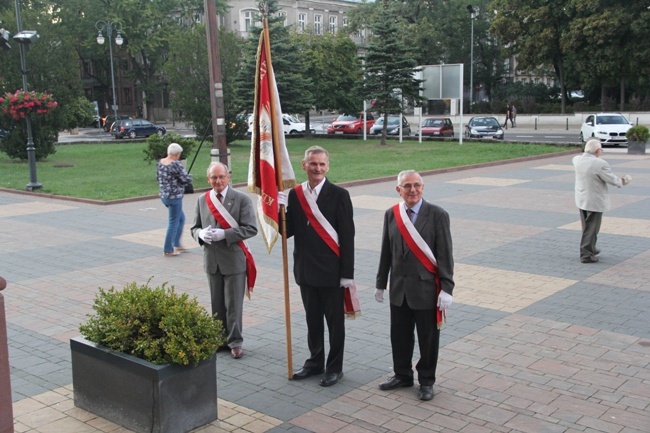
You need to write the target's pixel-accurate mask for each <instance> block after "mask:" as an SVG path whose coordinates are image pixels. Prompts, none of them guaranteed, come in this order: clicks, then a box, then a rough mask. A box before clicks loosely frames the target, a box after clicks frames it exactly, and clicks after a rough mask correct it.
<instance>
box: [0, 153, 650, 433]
mask: <svg viewBox="0 0 650 433" xmlns="http://www.w3.org/2000/svg"><path fill="white" fill-rule="evenodd" d="M571 157H572V154H564V155H560V156H553V157H547V158H542V159H532V160H527V161H522V162H516V163H508V164H498V165H493V166H486V167H481V168H472V169H467V170H459V171H451V172H446V173H438V174H431V175H427V176H425V184H426V188H425V193H424V195H425V198H426V199H427V200H429V201H431V202H434V203H437V204H439V205H441V206H442V207H444V208H445V209H446V210H447V211H448V212H449V214H450V216H451V222H452V234H453V239H454V251H455V260H456V291H455V292H454V304H453V305H452V307H451V309H450V311H449V314H448V323H447V324H446V325H445V327H444V329H443V331H442V342H441V346H442V347H441V351H440V361H439V366H438V378H437V383H436V384H435V386H434V391H435V398H434V399H433V400H432V401H430V402H422V401H419V400H418V399H417V395H416V388H402V389H399V390H395V391H390V392H384V391H380V390H379V389H378V384H379V383H380V382H381V381H382V379H384V378H385V377H387V376H388V375H390V373H391V371H390V370H391V354H390V343H389V338H388V325H389V312H388V305H387V304H386V303H383V304H379V303H376V302H375V301H374V298H373V285H374V276H375V272H376V267H377V262H378V253H379V247H380V233H381V228H382V227H381V225H382V216H383V212H384V211H385V209H387V208H388V207H389V206H391V205H392V204H394V203H395V202H397V199H398V197H397V194H396V193H395V190H394V184H395V181H394V179H390V180H386V181H379V182H375V183H370V184H356V185H353V186H349V190H350V193H351V196H352V200H353V203H354V207H355V222H356V227H357V237H356V246H357V248H356V254H357V259H356V275H355V280H356V282H357V287H358V289H359V297H360V302H361V308H362V315H361V317H359V318H358V319H356V320H351V321H347V322H346V325H347V339H346V358H345V362H344V371H345V377H344V378H343V379H342V380H341V382H340V383H339V384H337V385H335V386H332V387H329V388H322V387H320V386H318V378H313V379H312V378H310V379H307V380H304V381H299V382H294V381H289V380H287V361H286V359H287V352H286V346H285V319H284V302H283V290H282V274H281V254H282V252H281V246H280V245H279V244H278V245H276V247H275V248H274V249H273V251H272V253H271V254H267V253H266V249H265V247H264V246H263V244H262V240H261V238H260V237H259V236H258V237H256V238H254V239H252V240H251V242H250V245H251V247H252V249H253V251H254V253H255V255H256V260H257V263H258V268H259V269H258V284H257V287H256V289H255V292H254V294H253V299H252V300H251V301H246V302H245V306H244V310H245V311H244V313H245V315H244V337H245V342H244V349H245V356H244V357H243V358H242V359H240V360H234V359H231V357H230V356H229V354H228V353H219V354H218V363H217V369H218V395H219V402H218V413H219V420H218V421H216V422H214V423H212V424H210V425H208V426H205V427H202V428H199V429H197V430H196V431H197V432H201V433H213V432H226V431H237V432H251V433H262V432H273V433H279V432H293V433H303V432H314V433H330V432H342V433H352V432H355V433H360V432H408V433H418V432H467V433H470V432H471V433H483V432H485V433H488V432H504V433H505V432H513V433H514V432H524V433H546V432H548V433H577V432H585V433H592V432H606V433H648V432H650V368H649V367H650V365H649V364H650V312H649V308H650V285H649V284H648V281H650V267H649V266H648V264H649V262H650V252H649V250H648V247H649V246H650V240H649V238H650V188H649V186H650V155H628V154H627V153H625V150H613V149H606V151H605V154H604V158H605V159H607V160H608V161H609V163H610V165H611V166H612V168H613V170H614V172H615V173H618V174H621V175H622V174H630V175H631V176H632V177H633V181H632V183H631V184H630V185H628V186H626V187H624V188H623V189H616V188H613V189H610V195H611V200H612V210H610V211H609V212H606V213H605V216H604V220H603V225H602V230H601V234H600V236H599V247H600V248H601V250H602V254H601V260H600V262H598V263H595V264H581V263H580V260H579V258H578V243H579V237H580V220H579V215H578V212H577V210H576V208H575V206H574V203H573V172H572V166H571ZM331 158H332V164H336V155H332V157H331ZM404 168H408V166H405V167H404ZM196 198H197V195H196V194H194V195H190V196H186V198H185V200H184V205H185V206H184V208H185V212H186V216H187V220H188V221H191V219H192V217H193V213H194V204H195V201H196ZM166 218H167V211H166V209H165V207H164V206H163V205H162V204H161V202H160V201H159V200H158V199H157V198H149V199H144V200H139V201H132V202H127V203H120V204H113V205H95V204H89V203H84V202H75V201H69V200H59V199H53V198H49V197H45V196H39V195H32V194H16V193H9V192H3V191H0V275H2V276H3V277H5V278H6V279H7V281H8V286H7V289H6V290H4V291H3V294H4V297H5V304H6V310H7V311H6V314H7V321H8V323H7V327H8V337H9V353H10V363H11V383H12V388H13V412H14V426H15V431H16V432H21V433H23V432H25V433H28V432H29V433H50V432H52V433H54V432H70V433H92V432H126V431H127V430H125V429H124V428H122V427H120V426H117V425H115V424H113V423H111V422H108V421H106V420H104V419H102V418H99V417H96V416H95V415H93V414H90V413H88V412H85V411H83V410H81V409H78V408H75V407H74V404H73V401H72V385H71V382H72V379H71V370H70V353H69V339H70V338H71V337H73V336H77V335H78V334H79V333H78V326H79V324H80V323H81V322H82V321H83V320H84V318H85V316H86V314H88V313H90V312H91V305H92V301H93V298H94V296H95V294H96V293H97V288H98V287H104V288H109V287H111V286H115V287H122V286H123V285H124V284H126V283H128V282H131V281H138V282H144V281H146V280H148V279H149V278H152V283H153V284H156V285H157V284H161V283H163V282H169V283H170V284H173V285H175V286H176V288H177V290H180V291H183V292H188V293H190V294H192V295H195V296H197V297H198V299H199V300H200V301H201V302H202V303H203V304H204V305H205V306H206V307H207V306H209V294H208V290H207V282H206V279H205V275H204V273H203V271H202V262H201V260H202V259H201V250H200V248H199V247H198V246H197V245H196V244H195V243H194V242H193V240H192V239H191V237H190V236H189V234H188V233H187V227H188V226H189V225H188V226H186V230H185V234H184V242H185V246H187V247H190V250H189V252H188V253H186V254H182V255H180V256H178V257H163V255H162V242H163V238H164V233H165V227H166ZM291 251H292V242H291V240H289V258H290V260H291ZM289 266H290V267H291V263H290V264H289ZM289 281H290V282H291V285H290V309H291V331H292V347H293V352H292V353H293V366H294V368H299V367H300V366H301V365H302V362H303V361H304V359H305V358H306V356H307V343H306V330H305V324H304V312H303V308H302V303H301V300H300V295H299V291H298V288H297V286H296V285H295V284H294V282H293V276H292V275H291V276H290V278H289ZM416 350H417V348H416ZM417 357H418V356H417V353H416V355H415V360H417Z"/></svg>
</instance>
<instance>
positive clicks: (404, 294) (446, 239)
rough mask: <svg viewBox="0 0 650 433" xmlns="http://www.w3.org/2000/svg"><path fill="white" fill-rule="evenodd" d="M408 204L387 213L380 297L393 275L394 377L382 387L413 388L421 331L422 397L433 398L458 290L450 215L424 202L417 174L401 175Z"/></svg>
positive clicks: (402, 193)
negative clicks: (444, 331)
mask: <svg viewBox="0 0 650 433" xmlns="http://www.w3.org/2000/svg"><path fill="white" fill-rule="evenodd" d="M396 190H397V193H398V194H399V195H400V196H401V197H402V199H403V200H404V201H403V202H400V203H398V204H396V205H395V206H393V207H392V208H391V209H388V210H387V211H386V214H385V215H384V231H383V237H382V243H381V253H380V258H379V269H378V271H377V281H376V288H377V289H376V291H375V299H376V300H377V301H378V302H383V300H384V290H385V289H386V286H387V285H388V276H389V274H390V293H389V294H390V340H391V346H392V350H393V371H394V372H395V375H394V376H393V377H391V378H389V379H388V380H386V381H385V382H382V383H381V384H380V385H379V388H380V389H382V390H384V391H386V390H392V389H396V388H401V387H411V386H413V367H412V357H413V348H414V345H415V336H414V329H416V330H417V335H418V343H419V346H420V360H419V361H418V363H417V365H416V367H415V368H416V370H417V372H418V381H419V382H420V388H419V391H418V398H419V399H420V400H431V399H432V398H433V384H434V383H435V381H436V365H437V364H438V348H439V344H440V326H442V322H443V321H444V314H445V310H446V309H447V308H448V307H449V306H450V305H451V302H452V296H451V295H452V291H453V289H454V279H453V278H454V259H453V256H452V245H451V230H450V224H449V214H447V212H446V211H445V210H444V209H442V208H441V207H439V206H436V205H434V204H431V203H428V202H426V201H425V200H424V199H423V198H422V194H423V192H424V182H423V181H422V177H421V176H420V175H419V174H418V173H417V172H415V171H413V170H406V171H402V172H401V173H400V174H399V175H398V176H397V187H396Z"/></svg>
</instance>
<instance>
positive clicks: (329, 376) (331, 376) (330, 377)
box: [320, 371, 343, 386]
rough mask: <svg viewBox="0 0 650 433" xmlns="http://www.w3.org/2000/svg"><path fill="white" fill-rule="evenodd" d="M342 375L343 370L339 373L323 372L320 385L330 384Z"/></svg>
mask: <svg viewBox="0 0 650 433" xmlns="http://www.w3.org/2000/svg"><path fill="white" fill-rule="evenodd" d="M342 377H343V372H342V371H341V372H339V373H325V376H323V378H322V379H321V380H320V386H332V385H334V384H335V383H337V382H338V381H339V380H341V378H342Z"/></svg>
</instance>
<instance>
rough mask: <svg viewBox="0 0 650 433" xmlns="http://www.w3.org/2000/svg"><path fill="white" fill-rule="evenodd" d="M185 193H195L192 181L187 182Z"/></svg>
mask: <svg viewBox="0 0 650 433" xmlns="http://www.w3.org/2000/svg"><path fill="white" fill-rule="evenodd" d="M185 194H194V185H192V182H190V183H186V184H185Z"/></svg>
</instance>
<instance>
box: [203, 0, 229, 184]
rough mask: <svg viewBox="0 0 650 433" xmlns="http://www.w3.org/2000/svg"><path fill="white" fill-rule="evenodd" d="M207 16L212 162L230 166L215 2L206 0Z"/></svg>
mask: <svg viewBox="0 0 650 433" xmlns="http://www.w3.org/2000/svg"><path fill="white" fill-rule="evenodd" d="M205 14H206V26H205V31H206V32H207V40H208V60H209V64H210V65H209V66H210V89H211V91H210V107H211V111H212V150H211V151H210V156H211V158H212V161H217V162H221V163H223V164H226V165H227V166H228V169H229V170H230V171H231V172H232V167H231V166H230V152H229V151H228V144H227V142H226V111H225V108H224V104H223V83H222V82H221V57H220V55H219V35H218V28H217V11H216V6H215V0H205Z"/></svg>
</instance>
